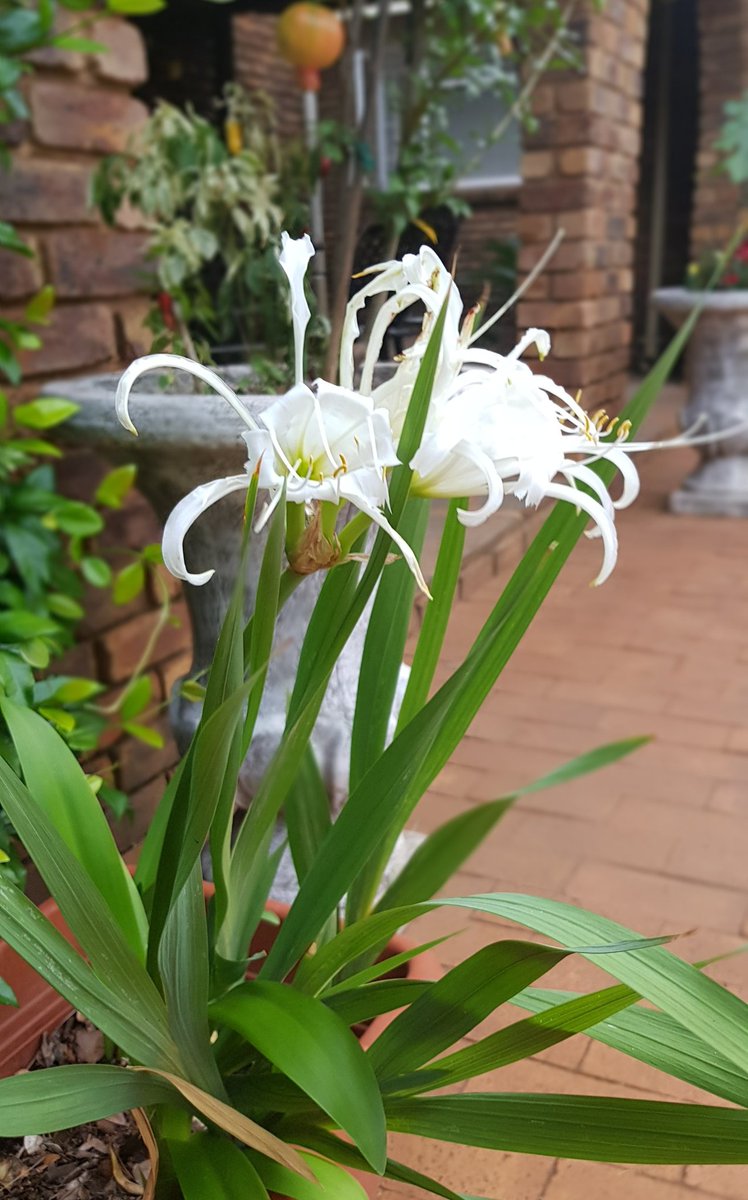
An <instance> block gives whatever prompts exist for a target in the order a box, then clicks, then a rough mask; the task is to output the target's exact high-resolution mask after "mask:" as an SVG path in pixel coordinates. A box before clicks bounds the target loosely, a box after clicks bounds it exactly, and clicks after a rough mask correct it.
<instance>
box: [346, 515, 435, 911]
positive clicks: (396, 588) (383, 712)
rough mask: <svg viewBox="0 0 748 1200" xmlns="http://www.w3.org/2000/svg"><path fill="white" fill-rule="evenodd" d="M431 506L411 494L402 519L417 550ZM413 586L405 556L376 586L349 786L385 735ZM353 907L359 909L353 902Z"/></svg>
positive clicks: (353, 732)
mask: <svg viewBox="0 0 748 1200" xmlns="http://www.w3.org/2000/svg"><path fill="white" fill-rule="evenodd" d="M429 509H430V505H429V504H428V502H427V501H425V500H409V501H408V503H407V504H406V506H405V510H404V512H403V516H402V520H401V522H400V524H399V532H400V533H401V534H402V536H403V537H404V538H405V540H406V542H407V543H408V545H409V546H410V547H411V549H412V550H413V552H414V553H415V554H417V555H419V556H420V553H421V550H422V548H423V542H424V538H425V536H426V528H427V526H428V519H429ZM414 592H415V579H414V578H413V574H412V572H411V570H410V569H409V567H408V564H407V563H406V562H403V561H402V560H401V561H400V562H398V563H395V564H394V565H393V566H391V567H388V569H387V570H386V571H385V572H384V573H383V575H382V578H381V580H380V582H379V587H378V588H377V594H376V598H375V600H374V604H373V606H372V610H371V615H370V617H369V623H368V628H367V631H366V639H365V641H364V650H363V654H362V656H361V670H360V672H359V677H358V689H357V692H356V708H355V713H354V717H353V726H352V729H351V764H350V790H353V788H355V787H356V785H357V784H358V783H359V782H360V780H361V779H363V777H364V775H365V774H366V772H367V771H368V770H369V768H370V767H371V766H372V765H373V764H374V763H375V762H376V760H377V759H378V758H379V756H380V755H381V753H382V751H383V750H384V747H385V742H386V741H387V729H388V726H389V722H390V715H391V713H392V704H393V701H394V699H395V692H396V689H397V683H398V679H399V677H400V671H401V667H402V662H403V655H404V653H405V643H406V640H407V637H408V628H409V626H410V621H411V616H412V611H413V595H414ZM350 899H351V898H350V897H349V903H350ZM353 912H354V914H355V907H354V909H353ZM351 919H353V918H351Z"/></svg>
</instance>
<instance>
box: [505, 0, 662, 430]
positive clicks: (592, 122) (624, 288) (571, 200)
mask: <svg viewBox="0 0 748 1200" xmlns="http://www.w3.org/2000/svg"><path fill="white" fill-rule="evenodd" d="M647 13H648V0H608V2H607V4H606V5H605V7H604V10H603V11H602V12H597V11H594V10H593V9H592V7H591V6H590V7H587V8H586V9H585V15H584V19H583V20H582V21H581V22H580V24H579V31H580V37H581V53H582V57H583V67H582V71H581V73H580V72H578V71H568V72H563V73H554V74H552V75H549V76H548V77H547V78H546V79H545V81H544V82H543V83H541V84H540V86H539V87H538V89H537V91H536V93H535V98H534V106H533V107H534V112H535V115H536V116H537V118H538V128H537V131H536V132H535V133H533V134H532V135H530V136H528V137H527V139H526V145H525V150H524V154H523V159H522V175H523V179H524V183H523V186H522V189H521V191H520V216H519V235H520V241H521V243H522V249H521V251H520V270H521V272H524V273H527V272H528V271H529V270H530V269H531V268H532V266H533V265H534V263H535V262H536V261H537V259H538V258H539V257H540V255H541V254H542V252H543V250H544V249H545V247H546V246H547V244H548V242H549V241H550V239H551V237H552V236H553V234H554V232H555V231H556V230H557V229H558V228H559V227H563V228H564V229H565V230H566V238H565V240H564V242H563V244H562V245H561V247H560V249H559V250H558V252H557V253H556V255H555V257H554V259H553V261H552V262H551V263H550V265H549V266H548V268H547V269H546V271H545V272H544V274H543V276H542V278H541V279H539V280H538V281H537V282H536V283H535V284H534V285H533V287H532V289H531V291H530V292H529V293H528V294H527V297H526V299H525V300H524V301H523V302H522V303H521V304H520V305H519V310H518V314H517V320H518V324H519V325H520V326H528V325H539V326H541V327H543V328H546V329H548V330H549V331H550V332H551V334H552V336H553V362H552V373H553V375H554V378H555V379H557V380H558V382H559V383H562V384H564V385H565V386H566V387H568V388H569V389H572V390H576V389H577V388H579V387H581V388H583V389H584V391H585V396H584V399H585V402H586V403H587V404H588V405H589V406H591V407H597V406H599V405H600V404H615V403H616V402H617V401H619V400H620V399H621V397H622V395H623V392H624V389H625V385H626V379H627V372H628V368H629V359H630V342H631V322H630V314H631V297H632V291H633V270H632V263H633V247H634V236H635V218H634V212H635V204H636V183H637V175H638V160H639V146H640V125H641V116H642V110H641V88H642V72H643V64H644V47H645V38H646V30H647Z"/></svg>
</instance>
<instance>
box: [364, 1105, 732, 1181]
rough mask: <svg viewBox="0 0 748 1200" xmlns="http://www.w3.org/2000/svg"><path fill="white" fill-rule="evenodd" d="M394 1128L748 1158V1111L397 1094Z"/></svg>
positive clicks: (495, 1143) (492, 1144)
mask: <svg viewBox="0 0 748 1200" xmlns="http://www.w3.org/2000/svg"><path fill="white" fill-rule="evenodd" d="M387 1118H388V1125H389V1127H390V1129H392V1130H395V1131H397V1132H399V1133H408V1134H414V1135H415V1136H416V1137H427V1138H437V1139H439V1140H440V1141H445V1142H457V1143H459V1144H460V1145H463V1146H479V1147H481V1148H484V1149H488V1150H511V1151H516V1152H518V1153H520V1154H545V1155H549V1156H550V1157H552V1158H581V1159H589V1160H592V1161H593V1162H615V1163H624V1162H635V1163H678V1164H684V1163H744V1162H748V1112H745V1111H744V1110H741V1109H736V1108H715V1107H713V1106H711V1105H702V1104H670V1103H666V1102H662V1103H661V1102H659V1101H655V1100H619V1099H612V1098H609V1097H607V1096H544V1095H528V1094H522V1093H503V1094H501V1095H497V1096H491V1095H482V1094H476V1095H471V1094H468V1095H462V1096H459V1095H458V1096H452V1095H449V1096H438V1097H433V1098H431V1099H428V1100H392V1101H391V1102H390V1103H389V1104H388V1105H387Z"/></svg>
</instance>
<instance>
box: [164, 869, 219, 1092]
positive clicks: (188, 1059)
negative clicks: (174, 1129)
mask: <svg viewBox="0 0 748 1200" xmlns="http://www.w3.org/2000/svg"><path fill="white" fill-rule="evenodd" d="M158 965H159V971H160V975H161V981H162V984H163V989H164V997H165V999H166V1006H167V1012H168V1019H169V1028H170V1029H171V1031H172V1034H173V1036H174V1041H175V1042H176V1044H177V1045H178V1046H179V1049H180V1052H181V1055H182V1061H183V1062H184V1065H185V1069H186V1072H187V1075H188V1077H189V1078H190V1079H191V1080H192V1082H193V1083H196V1084H197V1085H198V1087H201V1088H203V1089H204V1090H205V1091H208V1092H211V1093H212V1094H213V1095H214V1096H220V1097H221V1098H222V1099H225V1098H226V1096H225V1091H224V1087H223V1083H222V1080H221V1076H220V1074H219V1071H218V1068H217V1067H216V1061H215V1058H214V1057H213V1052H212V1050H211V1045H210V1032H211V1031H210V1028H209V1025H208V991H209V976H210V962H209V958H208V927H207V921H206V914H205V900H204V898H203V877H202V872H201V870H200V863H199V862H196V863H195V865H194V867H193V868H192V872H191V874H190V877H189V879H188V880H187V882H186V883H185V884H184V886H183V888H182V890H181V892H180V893H179V895H178V896H177V898H176V901H175V902H174V906H173V908H172V910H171V912H170V914H169V917H168V919H167V922H166V925H165V927H164V935H163V937H162V938H161V944H160V946H159V958H158Z"/></svg>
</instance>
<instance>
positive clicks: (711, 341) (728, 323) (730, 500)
mask: <svg viewBox="0 0 748 1200" xmlns="http://www.w3.org/2000/svg"><path fill="white" fill-rule="evenodd" d="M701 300H704V301H705V303H704V308H703V310H702V313H701V315H700V317H699V319H698V321H697V322H696V326H695V328H694V330H693V332H692V333H691V337H690V339H689V342H688V346H687V349H686V378H687V383H688V400H687V402H686V405H685V407H684V409H683V412H682V414H681V427H682V428H683V429H688V428H690V427H691V426H692V425H694V424H695V423H696V422H697V421H699V420H700V425H699V430H698V432H699V433H717V432H719V431H720V430H722V429H730V428H734V427H735V426H736V425H739V424H740V423H741V422H743V423H745V424H746V430H745V432H740V433H736V434H732V435H731V436H730V437H728V438H725V439H724V440H723V441H719V442H715V443H713V444H711V445H707V446H702V447H700V454H701V463H700V465H699V466H698V468H697V469H696V470H695V471H694V472H693V473H692V474H691V475H689V476H688V478H687V479H685V480H684V481H683V483H682V484H681V486H680V487H679V488H678V490H677V491H675V492H673V493H672V494H671V496H670V508H671V510H672V511H673V512H675V513H683V514H689V515H695V516H724V517H746V516H748V386H746V383H747V381H748V290H746V291H742V290H740V291H727V292H711V293H710V294H709V295H707V296H706V297H704V294H703V293H702V292H696V291H691V290H690V289H688V288H681V287H673V288H660V289H658V290H657V291H656V292H655V293H654V301H655V304H656V305H657V308H658V309H659V311H660V312H661V313H662V314H663V316H664V317H666V318H667V320H668V321H669V322H670V323H671V324H672V325H673V326H674V327H675V328H676V329H677V328H679V327H680V326H681V325H682V324H683V322H684V321H685V320H686V319H687V317H688V315H689V313H690V312H691V311H692V310H693V308H694V307H695V306H696V304H698V303H699V301H701Z"/></svg>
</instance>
